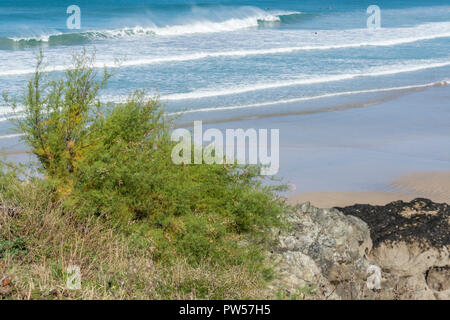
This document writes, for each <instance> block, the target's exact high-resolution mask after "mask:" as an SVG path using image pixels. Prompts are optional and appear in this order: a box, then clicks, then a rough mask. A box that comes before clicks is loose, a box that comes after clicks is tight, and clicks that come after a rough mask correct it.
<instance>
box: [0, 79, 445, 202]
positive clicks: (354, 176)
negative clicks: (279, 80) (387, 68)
mask: <svg viewBox="0 0 450 320" xmlns="http://www.w3.org/2000/svg"><path fill="white" fill-rule="evenodd" d="M397 94H398V96H396V97H390V98H391V99H386V100H384V99H382V100H381V101H380V100H378V99H376V100H375V101H366V103H365V104H363V105H361V104H359V103H357V102H354V103H355V104H353V107H348V106H349V105H350V104H349V103H346V104H345V106H347V107H345V108H342V105H340V102H342V101H340V100H335V99H333V100H332V101H334V102H330V104H328V107H327V108H322V109H319V110H315V111H314V112H307V110H301V106H300V108H299V109H300V110H299V112H297V114H289V115H285V114H281V115H280V114H273V115H272V116H270V117H267V116H264V115H263V116H253V117H252V118H246V117H244V118H239V119H236V120H233V121H230V120H227V119H222V120H220V119H219V120H217V119H216V121H212V122H211V121H208V119H201V120H202V121H203V126H204V130H207V129H209V128H216V129H219V130H221V131H224V130H226V129H237V128H242V129H244V130H246V129H249V128H256V129H263V128H264V129H266V128H274V129H279V130H280V171H279V173H278V175H277V176H278V177H279V178H282V179H283V181H284V182H286V183H290V184H291V185H293V187H294V188H293V189H294V191H293V192H289V193H286V194H284V195H285V196H286V197H288V198H289V201H290V202H291V203H298V202H306V201H310V202H311V203H312V204H314V205H316V206H318V207H332V206H345V205H348V204H354V203H371V204H374V205H375V204H380V205H381V204H386V203H388V202H391V201H395V200H404V201H411V200H413V199H414V198H417V197H425V198H429V199H430V200H433V201H435V202H447V203H450V196H449V195H448V193H447V192H446V191H445V190H450V184H446V181H441V180H442V172H444V173H445V174H444V175H443V176H444V177H447V174H446V172H450V128H449V127H448V122H447V121H446V119H449V117H450V109H449V108H448V102H449V101H450V86H435V87H431V88H427V89H424V90H417V91H413V92H406V93H405V92H403V93H401V94H400V93H397ZM385 98H386V97H385ZM375 102H376V103H375ZM355 106H357V107H355ZM366 106H367V107H366ZM324 109H325V110H324ZM281 111H282V110H281ZM230 116H231V115H228V117H230ZM182 120H186V119H182ZM177 127H178V125H177ZM185 127H189V126H185ZM4 143H5V144H3V146H2V148H0V150H1V151H0V156H2V157H7V158H9V160H13V161H14V162H23V161H25V162H27V161H29V160H30V159H32V155H31V154H30V153H29V152H27V151H24V149H25V147H24V146H23V144H22V143H21V142H20V138H19V137H15V138H12V139H5V140H4ZM433 172H434V173H433ZM436 172H437V173H436ZM444 180H445V179H444ZM447 180H448V181H450V175H448V178H447ZM425 181H426V183H425ZM422 182H424V183H422ZM441 189H442V190H444V191H442V190H441ZM440 190H441V191H440Z"/></svg>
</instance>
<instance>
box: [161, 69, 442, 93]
mask: <svg viewBox="0 0 450 320" xmlns="http://www.w3.org/2000/svg"><path fill="white" fill-rule="evenodd" d="M449 65H450V61H445V62H430V63H426V64H422V65H406V66H405V65H394V66H383V67H382V68H372V69H369V70H368V71H366V72H361V73H350V74H338V75H331V76H329V75H323V76H319V77H314V78H306V79H297V80H289V81H277V82H269V83H259V84H254V85H247V86H246V85H241V86H236V87H232V88H226V89H221V88H212V89H201V90H197V91H193V92H187V93H175V94H171V95H166V96H163V97H162V100H168V101H174V100H188V99H203V98H211V97H219V96H227V95H235V94H242V93H247V92H252V91H259V90H267V89H276V88H282V87H290V86H298V85H309V84H318V83H326V82H334V81H342V80H350V79H355V78H360V77H377V76H385V75H394V74H399V73H406V72H415V71H420V70H426V69H431V68H439V67H445V66H449Z"/></svg>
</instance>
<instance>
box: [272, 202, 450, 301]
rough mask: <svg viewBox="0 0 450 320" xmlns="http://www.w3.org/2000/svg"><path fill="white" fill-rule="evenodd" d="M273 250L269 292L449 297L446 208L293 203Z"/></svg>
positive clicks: (423, 204) (421, 204)
mask: <svg viewBox="0 0 450 320" xmlns="http://www.w3.org/2000/svg"><path fill="white" fill-rule="evenodd" d="M288 219H289V221H290V222H291V224H292V228H291V229H290V230H289V231H284V232H279V234H278V239H279V246H278V247H277V248H276V249H274V250H273V252H271V257H272V258H273V259H274V260H275V261H276V262H277V268H278V269H279V272H280V274H281V277H280V278H279V279H277V280H276V281H275V282H274V284H273V286H272V287H271V289H272V290H282V291H284V294H285V295H287V296H289V295H294V294H298V293H299V292H303V293H305V292H308V294H303V296H304V297H306V298H308V297H309V298H319V299H450V268H449V266H450V259H449V251H450V228H449V223H450V206H449V205H447V204H438V203H433V202H432V201H430V200H427V199H415V200H413V201H411V202H409V203H406V202H402V201H396V202H392V203H390V204H388V205H386V206H371V205H354V206H350V207H346V208H333V209H319V208H315V207H313V206H311V205H310V204H309V203H305V204H302V205H298V206H297V208H296V211H295V212H294V213H292V214H290V215H289V217H288Z"/></svg>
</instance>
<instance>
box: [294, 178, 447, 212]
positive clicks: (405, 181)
mask: <svg viewBox="0 0 450 320" xmlns="http://www.w3.org/2000/svg"><path fill="white" fill-rule="evenodd" d="M390 186H391V187H392V188H393V189H394V190H395V191H377V190H374V191H364V192H362V191H354V192H352V191H323V192H303V193H299V194H296V195H293V196H291V197H289V202H290V203H291V204H297V203H303V202H307V201H309V202H310V203H311V204H313V205H314V206H317V207H322V208H331V207H345V206H351V205H354V204H372V205H385V204H387V203H390V202H392V201H396V200H403V201H408V202H409V201H411V200H413V199H415V198H427V199H430V200H432V201H434V202H439V203H442V202H445V203H450V171H442V172H415V173H408V174H406V175H402V176H400V177H398V178H397V179H395V180H394V181H392V182H391V183H390Z"/></svg>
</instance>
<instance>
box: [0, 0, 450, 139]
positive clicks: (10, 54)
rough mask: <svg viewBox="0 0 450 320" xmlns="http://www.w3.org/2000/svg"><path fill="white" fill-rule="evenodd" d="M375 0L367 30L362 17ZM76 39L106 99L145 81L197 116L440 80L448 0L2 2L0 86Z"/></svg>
mask: <svg viewBox="0 0 450 320" xmlns="http://www.w3.org/2000/svg"><path fill="white" fill-rule="evenodd" d="M373 4H375V5H378V6H379V7H380V9H381V28H380V29H377V30H369V29H368V28H367V27H366V21H367V18H368V17H369V15H368V14H367V13H366V9H367V7H368V6H369V5H373ZM69 5H78V6H79V7H80V9H81V29H79V30H74V29H68V28H67V25H66V20H67V18H68V17H69V15H68V14H67V13H66V9H67V7H68V6H69ZM82 47H86V48H87V49H88V51H92V50H94V49H95V50H96V55H97V64H96V65H97V66H98V67H103V66H107V67H110V68H112V69H114V71H115V77H114V78H113V79H112V81H111V82H110V84H109V86H108V88H107V89H105V90H104V91H102V92H101V99H102V100H103V101H105V102H120V101H123V100H124V99H126V97H127V96H128V94H129V93H130V92H132V91H133V90H135V89H146V90H147V92H148V94H149V95H156V94H157V95H160V97H161V100H162V101H163V103H164V104H165V105H166V109H167V112H169V113H179V112H185V113H187V114H189V117H191V118H193V119H198V120H202V119H206V118H208V119H217V120H220V119H225V118H233V117H241V116H247V117H252V116H260V115H264V114H282V113H286V112H296V111H299V110H300V109H301V108H312V109H314V108H315V107H317V105H316V104H315V103H314V101H316V100H320V99H322V98H330V97H345V98H346V99H349V101H351V97H352V96H355V97H356V96H358V95H360V94H363V93H366V94H368V95H376V94H380V95H382V94H387V93H390V92H395V91H396V90H400V89H401V90H409V89H411V90H413V89H415V88H422V87H426V86H433V85H436V84H439V85H445V84H447V82H448V81H449V79H450V1H449V0H446V1H444V0H442V1H438V0H422V1H419V0H408V1H403V0H402V1H395V0H377V1H374V0H371V1H360V0H339V1H322V0H305V1H290V0H261V1H234V0H228V1H212V0H204V1H181V0H166V1H153V0H146V1H145V0H129V1H106V0H104V1H98V0H90V1H86V0H73V1H56V0H53V1H36V0H14V1H13V0H2V1H1V2H0V92H5V91H7V92H9V94H10V95H13V96H20V95H21V94H22V93H23V92H24V87H25V83H26V80H27V79H28V78H29V77H30V76H31V74H32V72H33V67H34V63H35V60H36V54H37V52H38V50H39V48H42V49H43V50H44V54H45V57H46V61H47V71H48V72H49V76H50V77H56V76H60V75H61V72H62V70H64V68H65V67H66V66H67V65H68V63H69V61H70V56H71V54H72V53H73V52H74V51H79V50H80V49H81V48H82ZM118 61H120V63H118ZM12 116H13V113H12V110H11V108H10V107H9V106H6V105H4V104H3V103H0V139H1V140H0V143H1V141H4V140H5V139H8V137H13V136H12V135H14V134H16V133H15V132H13V131H12V128H11V124H10V122H9V120H8V119H10V118H11V117H12Z"/></svg>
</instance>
